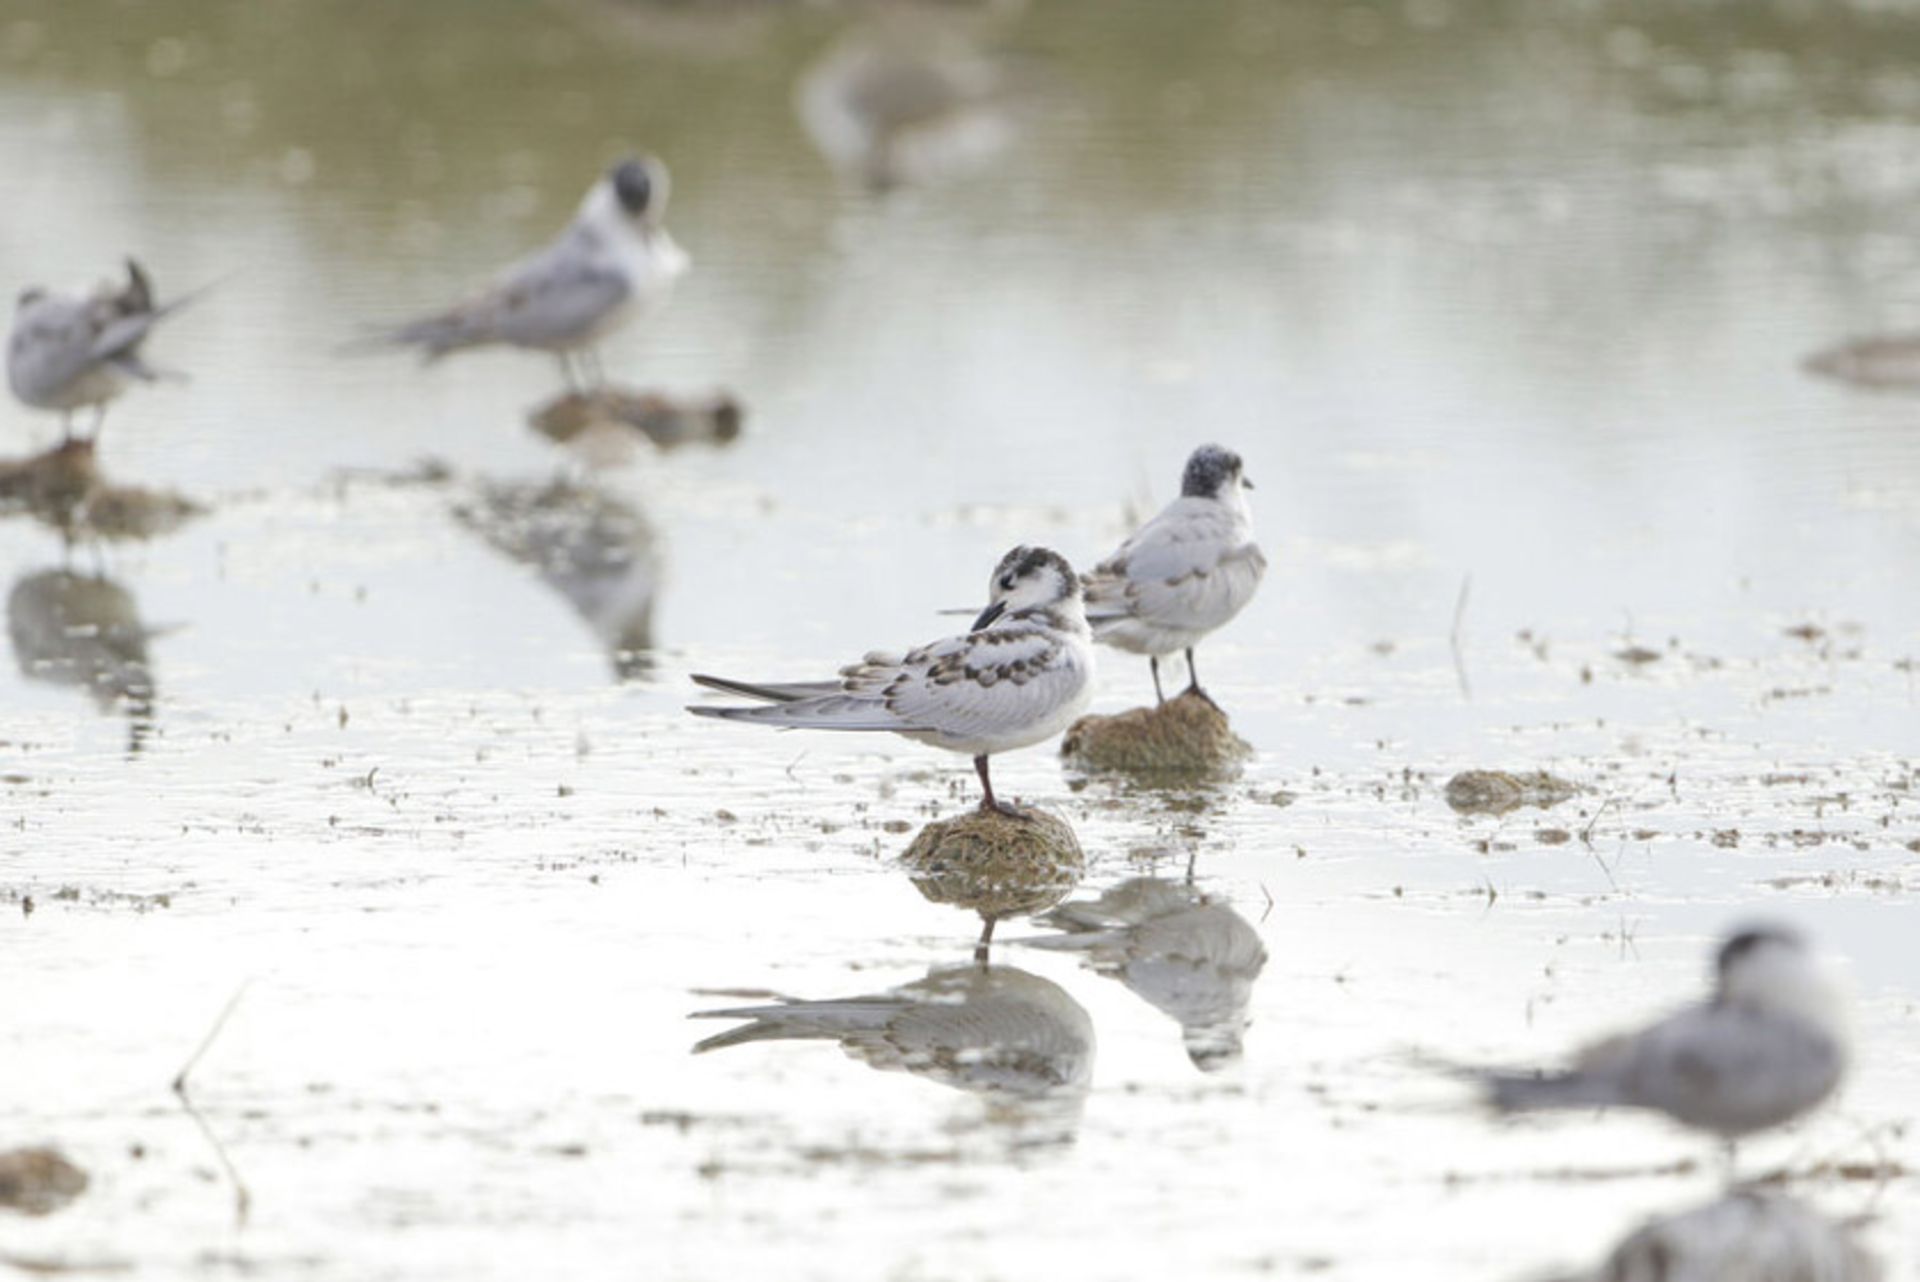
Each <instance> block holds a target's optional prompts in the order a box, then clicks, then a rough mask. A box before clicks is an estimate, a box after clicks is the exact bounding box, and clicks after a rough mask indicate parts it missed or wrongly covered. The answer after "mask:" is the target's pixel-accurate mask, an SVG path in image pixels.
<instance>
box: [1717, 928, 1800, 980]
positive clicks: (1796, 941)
mask: <svg viewBox="0 0 1920 1282" xmlns="http://www.w3.org/2000/svg"><path fill="white" fill-rule="evenodd" d="M1762 944H1785V945H1786V946H1787V947H1789V948H1804V947H1805V946H1806V941H1805V940H1804V939H1802V938H1801V937H1800V932H1799V931H1797V930H1794V929H1793V928H1792V927H1790V926H1753V927H1749V928H1747V929H1745V930H1741V931H1737V932H1735V934H1734V935H1733V937H1732V938H1730V939H1728V940H1727V942H1726V943H1724V944H1722V945H1720V953H1719V955H1718V956H1717V957H1716V958H1715V959H1714V973H1715V974H1717V975H1718V976H1719V977H1720V978H1721V979H1722V980H1723V981H1724V980H1725V979H1726V977H1727V971H1728V970H1729V969H1730V968H1731V967H1733V966H1736V965H1738V964H1739V962H1740V959H1741V958H1742V957H1745V956H1747V954H1749V953H1751V952H1752V951H1753V950H1754V949H1756V948H1758V947H1760V946H1761V945H1762Z"/></svg>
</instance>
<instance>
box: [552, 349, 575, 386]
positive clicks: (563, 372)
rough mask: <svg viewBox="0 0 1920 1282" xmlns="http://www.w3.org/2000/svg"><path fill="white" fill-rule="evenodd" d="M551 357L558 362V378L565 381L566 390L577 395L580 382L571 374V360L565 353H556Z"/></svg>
mask: <svg viewBox="0 0 1920 1282" xmlns="http://www.w3.org/2000/svg"><path fill="white" fill-rule="evenodd" d="M553 355H554V359H556V360H558V361H559V362H560V377H562V378H564V379H566V380H567V390H568V391H569V392H572V393H574V394H576V395H578V394H579V391H580V380H579V378H578V377H576V376H575V375H574V372H573V358H572V357H571V356H569V355H568V354H567V353H566V352H565V351H558V352H555V353H554V354H553Z"/></svg>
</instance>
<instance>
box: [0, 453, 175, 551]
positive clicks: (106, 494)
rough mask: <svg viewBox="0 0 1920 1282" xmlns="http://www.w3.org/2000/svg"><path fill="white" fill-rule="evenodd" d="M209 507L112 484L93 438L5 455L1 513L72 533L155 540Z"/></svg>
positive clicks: (0, 484) (0, 485)
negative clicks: (15, 456)
mask: <svg viewBox="0 0 1920 1282" xmlns="http://www.w3.org/2000/svg"><path fill="white" fill-rule="evenodd" d="M205 511H206V509H205V508H204V507H202V506H201V505H200V504H198V503H195V502H194V501H193V500H192V499H189V498H186V497H184V496H183V495H179V494H174V493H171V492H169V491H165V490H148V489H142V488H140V487H139V486H133V485H114V484H111V483H110V482H108V481H107V479H106V478H105V477H103V476H102V475H101V474H100V469H99V468H98V467H97V466H96V465H95V463H94V454H93V442H92V441H67V442H65V443H63V444H61V445H57V446H55V447H54V448H52V449H50V450H46V451H44V452H42V453H39V454H34V455H31V456H29V457H27V458H23V459H5V460H0V514H7V513H12V512H24V513H26V514H27V515H29V516H32V517H34V518H36V519H37V520H41V521H44V522H46V523H47V524H48V525H51V526H54V527H55V528H57V529H59V530H61V531H63V532H66V533H68V534H73V535H81V536H88V537H92V538H101V539H150V538H154V537H156V536H158V535H162V534H169V533H171V532H173V531H174V530H177V529H179V528H180V527H181V526H182V525H185V524H186V523H187V522H188V521H189V520H191V519H192V518H194V517H196V516H200V515H202V514H203V513H204V512H205Z"/></svg>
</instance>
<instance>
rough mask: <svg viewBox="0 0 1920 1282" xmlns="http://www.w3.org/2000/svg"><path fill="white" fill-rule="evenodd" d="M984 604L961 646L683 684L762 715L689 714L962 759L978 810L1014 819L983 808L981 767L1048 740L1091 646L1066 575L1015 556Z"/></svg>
mask: <svg viewBox="0 0 1920 1282" xmlns="http://www.w3.org/2000/svg"><path fill="white" fill-rule="evenodd" d="M990 591H991V600H990V601H989V603H988V605H987V608H986V609H984V610H982V611H981V612H980V616H979V617H978V618H976V619H975V620H974V621H973V627H972V629H970V630H969V631H968V632H967V634H966V635H965V636H958V637H949V638H947V639H946V640H944V641H935V642H933V643H932V644H931V645H924V646H921V647H920V648H919V649H917V650H910V651H908V652H907V653H906V654H904V655H893V654H882V653H877V652H876V653H872V654H869V655H867V657H866V659H865V660H864V661H862V662H860V663H856V664H853V665H851V666H849V667H845V668H842V669H841V670H840V679H839V680H837V681H808V682H798V683H777V682H746V681H734V680H731V679H728V678H725V677H714V676H706V675H703V674H695V676H694V678H693V679H694V681H695V682H696V683H698V684H700V685H703V686H706V687H707V688H708V689H710V690H719V691H722V692H724V693H727V694H738V695H744V696H746V697H747V698H750V699H761V700H765V706H763V707H744V708H743V707H732V708H715V707H692V708H688V709H687V711H689V712H691V713H693V714H694V715H696V716H701V717H722V718H725V719H727V720H730V721H753V722H758V723H759V724H761V725H768V726H777V727H780V728H782V729H804V730H887V731H891V732H892V733H894V734H898V735H904V736H906V737H907V738H909V739H913V740H916V741H917V742H920V743H929V744H932V745H934V746H935V747H937V748H945V749H946V750H947V751H949V752H959V753H965V754H966V755H968V756H971V757H972V758H973V768H974V770H975V771H977V772H978V773H979V775H980V786H981V788H982V789H983V790H984V792H985V795H984V797H983V798H982V800H981V802H980V808H981V809H982V810H995V811H998V812H1000V813H1001V814H1004V815H1009V816H1012V817H1014V818H1023V817H1024V816H1022V815H1021V813H1020V812H1019V811H1018V810H1016V809H1014V808H1013V807H1011V806H1006V805H1002V804H1001V803H1000V802H998V801H996V800H995V799H994V795H993V781H992V780H991V779H990V778H989V777H988V774H987V759H988V758H989V757H990V756H992V755H993V754H994V753H997V752H1009V751H1011V750H1013V749H1015V748H1025V747H1030V746H1031V745H1033V744H1036V743H1039V742H1041V741H1042V740H1046V739H1051V738H1052V737H1053V736H1054V735H1057V734H1059V733H1060V732H1061V731H1063V730H1065V729H1066V728H1067V727H1068V726H1070V725H1072V724H1073V722H1074V721H1075V720H1077V719H1078V718H1079V716H1080V714H1081V713H1082V712H1084V711H1085V710H1086V707H1087V702H1088V700H1089V699H1090V698H1091V697H1092V694H1093V645H1092V638H1091V636H1090V634H1089V633H1088V631H1087V616H1086V612H1085V610H1084V609H1083V608H1082V606H1081V601H1080V580H1079V579H1078V577H1076V576H1075V574H1074V572H1073V567H1072V566H1070V565H1068V564H1067V562H1066V560H1065V559H1064V558H1062V557H1061V556H1060V555H1059V554H1058V553H1056V552H1050V551H1048V550H1047V549H1046V548H1029V547H1017V548H1015V549H1013V551H1011V552H1009V553H1007V554H1006V556H1004V557H1002V558H1001V560H1000V564H999V565H998V566H997V567H995V569H994V572H993V582H992V587H991V589H990Z"/></svg>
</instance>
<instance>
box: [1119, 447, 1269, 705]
mask: <svg viewBox="0 0 1920 1282" xmlns="http://www.w3.org/2000/svg"><path fill="white" fill-rule="evenodd" d="M1252 488H1253V483H1252V482H1251V481H1249V480H1247V478H1246V475H1245V472H1244V470H1243V468H1242V466H1241V463H1240V456H1239V455H1238V454H1235V453H1234V452H1233V451H1232V450H1228V449H1223V448H1221V447H1220V446H1218V445H1202V446H1201V447H1200V448H1199V449H1197V450H1195V451H1194V452H1193V454H1192V456H1191V457H1189V458H1188V459H1187V466H1186V471H1185V472H1184V473H1183V474H1182V476H1181V479H1180V497H1179V498H1177V499H1175V500H1174V501H1173V502H1171V503H1169V504H1168V505H1167V506H1166V507H1165V508H1164V509H1162V511H1161V512H1160V514H1159V515H1158V516H1156V517H1154V518H1153V519H1152V520H1151V521H1148V522H1147V523H1146V524H1145V525H1143V526H1141V527H1140V529H1139V530H1138V531H1137V532H1136V533H1135V534H1134V535H1133V537H1132V538H1130V539H1128V540H1127V541H1126V542H1125V543H1122V544H1121V545H1120V548H1119V550H1118V551H1116V552H1115V553H1114V554H1113V555H1112V556H1110V557H1108V558H1107V559H1106V560H1104V561H1102V562H1101V563H1100V564H1099V565H1096V566H1095V567H1094V568H1093V570H1092V572H1091V573H1089V574H1088V575H1087V576H1086V594H1087V619H1088V621H1089V622H1090V623H1091V624H1092V626H1093V636H1094V640H1096V641H1099V642H1100V643H1102V644H1103V645H1110V646H1113V647H1114V648H1115V649H1118V650H1125V651H1126V652H1127V653H1129V654H1144V655H1146V656H1147V663H1148V666H1149V667H1150V668H1151V669H1152V671H1153V693H1154V697H1155V698H1156V699H1157V700H1158V701H1159V702H1161V703H1165V702H1166V695H1165V693H1164V692H1163V691H1162V690H1161V688H1160V660H1161V658H1162V657H1164V656H1166V655H1169V654H1173V653H1174V652H1176V651H1179V650H1184V651H1186V654H1187V682H1188V684H1187V689H1188V690H1189V691H1191V692H1192V693H1194V694H1197V695H1199V696H1200V697H1202V698H1207V693H1206V691H1204V690H1202V689H1201V688H1200V678H1199V676H1198V674H1197V673H1196V671H1195V669H1194V666H1193V648H1194V647H1195V646H1196V645H1198V644H1200V641H1201V639H1202V638H1203V637H1205V636H1206V635H1207V634H1208V633H1210V632H1212V631H1214V630H1215V629H1216V628H1219V627H1221V626H1222V625H1224V624H1225V623H1226V622H1227V621H1228V620H1230V619H1232V618H1233V616H1235V615H1236V614H1239V613H1240V611H1241V610H1243V609H1245V608H1246V605H1247V602H1249V601H1251V600H1253V594H1254V590H1255V589H1257V588H1258V587H1259V586H1260V576H1261V575H1263V574H1265V573H1266V569H1267V558H1266V557H1264V556H1262V555H1261V553H1260V547H1259V545H1258V544H1256V543H1255V542H1254V541H1253V515H1252V513H1251V512H1249V511H1248V509H1247V496H1246V491H1247V490H1249V489H1252ZM1208 702H1212V700H1211V699H1208Z"/></svg>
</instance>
